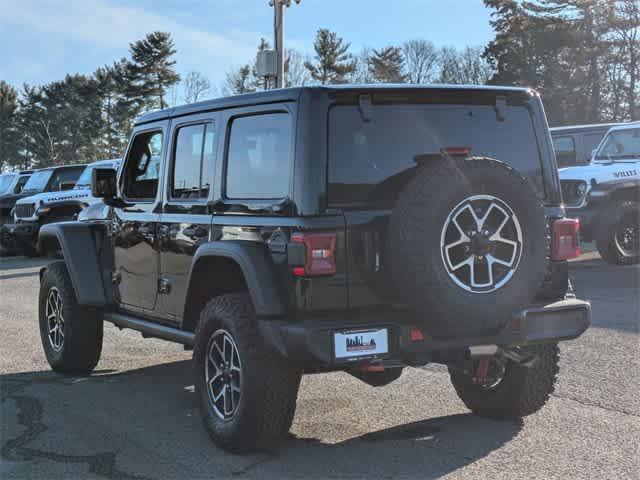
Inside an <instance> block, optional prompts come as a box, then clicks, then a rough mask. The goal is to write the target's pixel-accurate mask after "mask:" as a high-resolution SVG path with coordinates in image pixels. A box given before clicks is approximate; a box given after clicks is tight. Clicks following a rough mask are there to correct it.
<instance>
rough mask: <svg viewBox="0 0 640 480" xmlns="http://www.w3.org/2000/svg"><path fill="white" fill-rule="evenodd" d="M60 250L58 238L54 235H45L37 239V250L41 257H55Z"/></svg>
mask: <svg viewBox="0 0 640 480" xmlns="http://www.w3.org/2000/svg"><path fill="white" fill-rule="evenodd" d="M61 248H62V246H61V245H60V241H59V240H58V237H57V236H55V235H45V236H42V237H40V238H39V239H38V250H39V252H40V254H41V255H43V256H45V257H46V256H55V255H56V254H57V252H58V251H59V250H60V249H61Z"/></svg>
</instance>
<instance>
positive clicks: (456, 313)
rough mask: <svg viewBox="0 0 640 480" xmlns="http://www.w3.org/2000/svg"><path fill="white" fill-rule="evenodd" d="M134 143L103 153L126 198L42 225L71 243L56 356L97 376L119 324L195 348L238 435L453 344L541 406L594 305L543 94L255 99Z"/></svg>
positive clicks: (199, 111) (251, 446)
mask: <svg viewBox="0 0 640 480" xmlns="http://www.w3.org/2000/svg"><path fill="white" fill-rule="evenodd" d="M124 159H125V160H124V162H123V163H122V165H121V166H120V168H119V171H118V173H116V171H115V170H110V169H95V170H94V174H93V194H94V195H95V196H98V197H102V198H103V199H104V202H105V203H106V205H108V206H109V208H101V209H87V210H86V211H84V212H83V213H82V214H81V215H80V217H79V219H78V221H74V222H65V223H57V224H50V225H45V226H43V227H42V229H41V230H40V235H39V244H40V249H41V250H42V251H57V250H58V249H59V248H61V250H62V252H63V255H64V260H63V261H58V262H55V263H52V264H51V265H49V266H48V267H46V268H45V269H43V271H42V272H41V288H40V298H39V301H40V304H39V315H40V331H41V337H42V344H43V346H44V350H45V353H46V356H47V360H48V361H49V363H50V365H51V366H52V367H53V368H54V369H55V370H58V371H62V372H90V371H91V370H92V369H93V368H94V367H95V366H96V364H97V363H98V360H99V357H100V352H101V345H102V328H103V321H108V322H112V323H114V324H115V325H117V326H119V327H121V328H131V329H134V330H138V331H140V332H142V334H143V335H144V336H147V337H156V338H162V339H166V340H170V341H175V342H179V343H182V344H184V345H185V346H187V347H194V366H195V387H196V393H197V397H198V400H199V402H200V404H201V409H202V416H203V419H204V424H205V426H206V428H207V430H208V431H209V433H210V434H211V437H212V438H213V440H214V441H215V442H216V443H217V444H218V445H220V446H222V447H224V448H226V449H229V450H231V451H236V452H239V451H248V450H255V449H264V448H269V447H271V446H273V445H275V444H276V441H277V440H278V439H279V438H281V437H283V436H284V435H285V434H286V432H287V431H288V430H289V427H290V425H291V422H292V420H293V416H294V411H295V406H296V396H297V391H298V386H299V383H300V377H301V375H302V374H303V373H314V372H326V371H338V370H343V371H347V372H349V373H351V374H352V375H354V376H356V377H357V378H359V379H361V380H362V381H364V382H366V383H368V384H370V385H373V386H381V385H385V384H387V383H389V382H391V381H393V380H395V379H397V378H398V377H399V376H400V374H401V372H402V369H403V367H405V366H422V365H425V364H427V363H430V362H437V363H442V364H445V365H447V366H448V367H449V370H450V373H451V379H452V382H453V385H454V386H455V388H456V390H457V392H458V394H459V395H460V397H461V398H462V400H463V401H464V402H465V404H466V405H467V406H468V407H469V408H470V409H471V410H473V411H474V412H476V413H478V414H480V415H487V416H491V417H503V418H504V417H521V416H524V415H528V414H531V413H533V412H535V411H537V410H538V409H540V408H541V407H542V406H543V404H544V403H545V402H546V400H547V398H548V396H549V394H550V393H551V392H552V390H553V386H554V382H555V378H556V374H557V372H558V346H557V343H558V341H560V340H568V339H573V338H576V337H577V336H579V335H580V334H582V333H583V332H584V331H585V330H586V328H587V327H588V325H589V323H590V317H591V310H590V305H589V303H587V302H584V301H580V300H576V299H575V298H574V297H573V296H572V295H571V293H570V292H567V290H568V277H567V262H566V259H567V258H570V257H573V256H575V255H577V253H578V247H577V241H578V237H577V233H578V232H577V230H578V229H577V227H578V225H577V222H576V221H574V220H571V219H567V218H565V216H564V211H563V208H562V206H561V205H562V198H561V189H560V182H559V180H558V176H557V173H556V164H555V157H554V154H553V150H552V143H551V137H550V135H549V130H548V126H547V122H546V118H545V114H544V111H543V107H542V103H541V100H540V98H539V96H538V95H537V94H536V93H535V92H533V91H531V90H526V89H513V88H474V87H460V88H445V87H432V88H427V87H398V86H372V87H361V86H359V87H352V86H336V87H310V88H292V89H284V90H274V91H268V92H261V93H256V94H249V95H242V96H238V97H232V98H225V99H220V100H214V101H207V102H203V103H198V104H193V105H189V106H183V107H177V108H173V109H168V110H163V111H158V112H153V113H148V114H145V115H143V116H142V117H140V118H139V119H138V121H137V123H136V125H135V128H134V130H133V134H132V137H131V141H130V144H129V147H128V150H127V152H126V155H125V157H124Z"/></svg>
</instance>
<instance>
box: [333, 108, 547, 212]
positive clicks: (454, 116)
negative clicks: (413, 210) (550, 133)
mask: <svg viewBox="0 0 640 480" xmlns="http://www.w3.org/2000/svg"><path fill="white" fill-rule="evenodd" d="M447 147H470V148H471V155H473V156H487V157H491V158H495V159H498V160H502V161H504V162H507V163H509V164H510V165H511V166H513V167H514V168H515V169H517V170H518V171H519V172H520V173H521V174H522V175H523V176H525V177H526V178H527V179H528V180H529V181H530V182H531V183H532V185H533V186H534V188H535V189H536V190H537V191H538V192H539V194H540V196H541V197H542V196H543V180H542V169H541V162H540V156H539V153H538V148H537V143H536V137H535V134H534V128H533V124H532V119H531V116H530V113H529V111H528V110H527V108H526V107H524V106H509V107H507V110H506V120H505V121H503V122H500V121H498V119H497V118H496V112H495V109H494V107H493V106H490V105H423V104H395V105H375V106H373V107H372V115H371V120H370V121H369V122H365V121H363V119H362V116H361V114H360V111H359V109H358V107H357V106H355V105H354V106H351V105H348V106H336V107H333V108H332V109H331V112H330V159H329V172H328V179H329V185H328V197H329V203H330V204H333V205H336V204H340V205H344V206H346V205H350V204H351V205H355V204H363V203H367V204H372V203H373V204H376V205H379V206H381V207H385V208H387V207H391V206H392V205H393V202H394V201H395V198H396V195H397V192H398V190H399V188H400V186H402V185H403V182H404V181H405V180H406V179H407V178H408V177H410V176H411V174H412V169H414V168H415V167H416V165H417V163H416V161H415V157H416V156H423V155H430V154H436V155H437V154H438V153H439V152H440V150H441V149H443V148H447Z"/></svg>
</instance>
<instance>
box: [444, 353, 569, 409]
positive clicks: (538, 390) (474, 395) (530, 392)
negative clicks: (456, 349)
mask: <svg viewBox="0 0 640 480" xmlns="http://www.w3.org/2000/svg"><path fill="white" fill-rule="evenodd" d="M528 349H529V350H530V351H531V353H535V354H536V360H535V362H534V364H533V365H532V366H530V367H526V366H521V365H516V364H514V363H509V365H508V370H507V373H506V374H505V378H504V379H503V381H502V383H501V384H499V385H498V386H497V387H496V388H495V389H494V390H485V389H482V388H481V387H480V386H478V385H475V384H474V383H473V382H472V379H471V377H470V376H469V375H467V374H465V373H463V372H460V371H459V370H453V369H449V374H450V376H451V382H452V384H453V386H454V388H455V390H456V393H457V394H458V396H459V397H460V399H461V400H462V401H463V402H464V404H465V405H466V406H467V408H469V410H471V411H472V412H474V413H475V414H477V415H481V416H485V417H490V418H498V419H510V418H521V417H525V416H527V415H531V414H533V413H535V412H537V411H538V410H540V409H541V408H542V407H543V406H544V405H545V404H546V403H547V401H548V400H549V396H550V395H551V394H552V393H553V391H554V387H555V382H556V378H557V375H558V371H559V366H558V363H559V357H560V353H559V348H558V345H557V344H549V345H538V346H535V347H528Z"/></svg>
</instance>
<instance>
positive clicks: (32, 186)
mask: <svg viewBox="0 0 640 480" xmlns="http://www.w3.org/2000/svg"><path fill="white" fill-rule="evenodd" d="M52 173H53V170H40V171H39V172H34V173H33V174H32V175H31V176H30V177H29V180H27V183H26V184H25V185H24V188H23V189H22V192H23V193H25V192H33V193H35V192H42V191H43V190H44V187H46V186H47V182H48V181H49V178H51V174H52Z"/></svg>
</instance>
